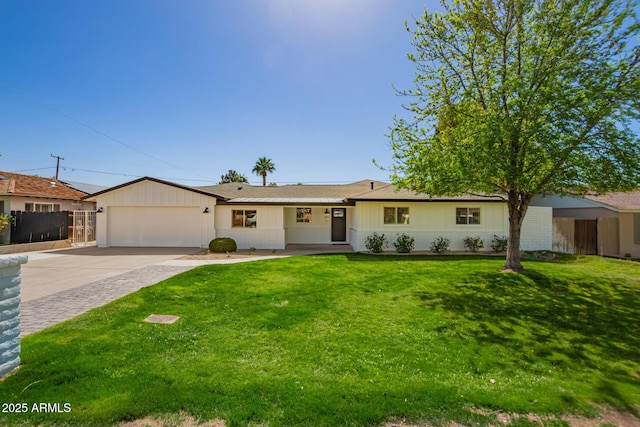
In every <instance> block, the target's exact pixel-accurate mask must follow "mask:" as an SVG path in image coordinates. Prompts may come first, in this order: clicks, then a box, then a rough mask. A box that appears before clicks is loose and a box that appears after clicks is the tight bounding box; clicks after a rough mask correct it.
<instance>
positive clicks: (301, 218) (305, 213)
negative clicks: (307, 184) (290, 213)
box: [296, 208, 311, 222]
mask: <svg viewBox="0 0 640 427" xmlns="http://www.w3.org/2000/svg"><path fill="white" fill-rule="evenodd" d="M296 222H311V208H296Z"/></svg>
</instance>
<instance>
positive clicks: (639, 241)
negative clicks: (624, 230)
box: [633, 214, 640, 245]
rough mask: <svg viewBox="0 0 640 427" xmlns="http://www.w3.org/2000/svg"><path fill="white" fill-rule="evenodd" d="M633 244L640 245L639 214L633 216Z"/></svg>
mask: <svg viewBox="0 0 640 427" xmlns="http://www.w3.org/2000/svg"><path fill="white" fill-rule="evenodd" d="M633 243H635V244H636V245H640V214H633Z"/></svg>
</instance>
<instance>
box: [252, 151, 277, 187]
mask: <svg viewBox="0 0 640 427" xmlns="http://www.w3.org/2000/svg"><path fill="white" fill-rule="evenodd" d="M275 170H276V165H274V164H273V162H272V161H271V159H267V158H266V157H260V158H259V159H258V161H257V162H256V165H255V166H254V167H253V169H252V170H251V172H253V173H255V174H256V175H261V176H262V186H263V187H266V186H267V173H271V172H275Z"/></svg>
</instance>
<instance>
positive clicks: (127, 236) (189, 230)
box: [107, 206, 201, 247]
mask: <svg viewBox="0 0 640 427" xmlns="http://www.w3.org/2000/svg"><path fill="white" fill-rule="evenodd" d="M200 215H201V214H200V208H199V207H164V206H162V207H160V206H158V207H153V206H145V207H140V206H135V207H133V206H126V207H125V206H123V207H110V208H109V212H108V220H107V240H108V245H109V246H150V247H153V246H156V247H171V246H174V247H180V246H182V247H200Z"/></svg>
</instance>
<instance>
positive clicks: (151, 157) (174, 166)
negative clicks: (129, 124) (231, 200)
mask: <svg viewBox="0 0 640 427" xmlns="http://www.w3.org/2000/svg"><path fill="white" fill-rule="evenodd" d="M0 83H2V85H3V86H5V87H7V88H8V89H11V90H13V91H14V92H16V93H18V94H20V95H22V96H24V97H26V98H29V99H31V100H32V101H34V102H36V103H38V104H40V105H42V106H43V107H45V108H47V109H49V110H51V111H53V112H55V113H57V114H59V115H61V116H63V117H66V118H67V119H69V120H71V121H73V122H75V123H77V124H79V125H80V126H83V127H85V128H87V129H89V130H91V131H92V132H95V133H97V134H98V135H101V136H103V137H105V138H107V139H109V140H111V141H113V142H115V143H117V144H120V145H122V146H124V147H127V148H129V149H130V150H133V151H135V152H137V153H140V154H142V155H143V156H147V157H149V158H150V159H153V160H155V161H157V162H160V163H163V164H165V165H167V166H171V167H172V168H175V169H179V170H181V171H183V172H187V173H189V174H191V175H194V176H199V177H200V178H206V177H204V176H201V175H198V174H196V173H193V172H191V171H189V170H187V169H183V168H181V167H180V166H176V165H174V164H171V163H169V162H166V161H164V160H162V159H160V158H158V157H156V156H153V155H151V154H149V153H146V152H144V151H142V150H140V149H138V148H136V147H134V146H132V145H129V144H127V143H125V142H122V141H120V140H119V139H117V138H114V137H112V136H111V135H108V134H106V133H104V132H102V131H101V130H98V129H96V128H95V127H93V126H91V125H89V124H87V123H85V122H83V121H81V120H78V119H76V118H75V117H72V116H70V115H69V114H67V113H65V112H64V111H61V110H59V109H57V108H56V107H53V106H52V105H49V104H47V103H46V102H44V101H41V100H40V99H38V98H36V97H35V96H33V95H30V94H29V93H27V92H25V91H23V90H22V89H18V88H17V87H15V86H13V85H11V84H9V83H7V82H5V81H3V80H0ZM208 181H212V180H208Z"/></svg>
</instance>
